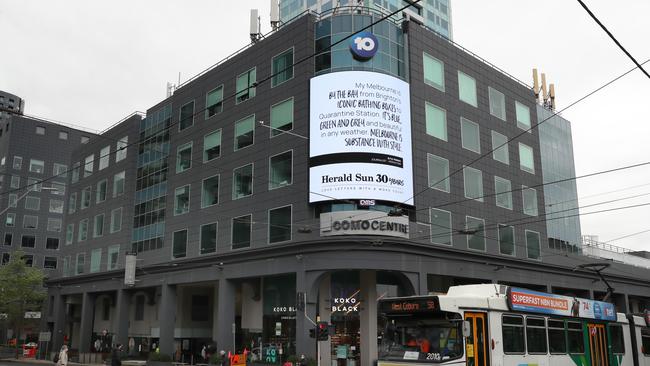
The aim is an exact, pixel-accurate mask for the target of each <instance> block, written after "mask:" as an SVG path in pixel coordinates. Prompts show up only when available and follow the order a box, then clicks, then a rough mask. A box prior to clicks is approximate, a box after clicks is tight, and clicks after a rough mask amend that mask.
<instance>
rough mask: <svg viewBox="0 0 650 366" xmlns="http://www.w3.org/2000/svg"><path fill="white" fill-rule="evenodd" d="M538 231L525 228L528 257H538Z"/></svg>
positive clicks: (539, 256)
mask: <svg viewBox="0 0 650 366" xmlns="http://www.w3.org/2000/svg"><path fill="white" fill-rule="evenodd" d="M540 250H541V249H540V245H539V233H538V232H535V231H530V230H526V253H527V256H528V259H540V258H541V255H540Z"/></svg>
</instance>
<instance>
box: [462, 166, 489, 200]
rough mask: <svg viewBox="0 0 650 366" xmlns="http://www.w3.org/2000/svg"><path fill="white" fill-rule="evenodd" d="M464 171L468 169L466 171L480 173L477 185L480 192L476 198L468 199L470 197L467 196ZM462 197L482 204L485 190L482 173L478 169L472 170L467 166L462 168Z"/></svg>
mask: <svg viewBox="0 0 650 366" xmlns="http://www.w3.org/2000/svg"><path fill="white" fill-rule="evenodd" d="M466 169H468V171H476V172H479V173H480V180H479V183H480V191H481V192H480V195H479V196H478V197H470V196H468V195H467V179H466V174H465V170H466ZM463 195H464V197H465V198H468V199H471V200H473V201H477V202H483V201H484V197H483V196H484V195H485V189H484V187H483V171H481V170H480V169H476V168H472V167H471V166H467V165H465V166H463Z"/></svg>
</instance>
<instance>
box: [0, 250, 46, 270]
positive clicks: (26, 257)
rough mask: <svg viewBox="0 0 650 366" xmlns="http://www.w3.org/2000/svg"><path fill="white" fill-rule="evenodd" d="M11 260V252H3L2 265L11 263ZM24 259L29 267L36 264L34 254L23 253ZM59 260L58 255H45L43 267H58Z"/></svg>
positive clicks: (0, 263) (0, 262)
mask: <svg viewBox="0 0 650 366" xmlns="http://www.w3.org/2000/svg"><path fill="white" fill-rule="evenodd" d="M10 260H11V254H10V253H2V260H1V261H0V265H3V266H4V265H7V264H9V261H10ZM23 260H24V261H25V264H26V265H27V267H32V266H33V265H34V255H32V254H23ZM57 262H58V259H57V258H56V257H45V258H44V259H43V269H56V267H57V264H58V263H57Z"/></svg>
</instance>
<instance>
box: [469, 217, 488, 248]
mask: <svg viewBox="0 0 650 366" xmlns="http://www.w3.org/2000/svg"><path fill="white" fill-rule="evenodd" d="M470 219H471V220H476V221H481V222H482V223H483V226H482V229H481V233H482V234H481V235H480V236H479V238H480V239H481V241H482V242H483V249H477V248H472V247H470V243H469V241H470V239H472V237H473V236H474V235H477V234H478V232H477V233H474V234H466V235H465V236H466V244H467V250H473V251H476V252H481V253H486V252H487V240H486V237H485V236H486V233H485V219H482V218H480V217H475V216H471V215H465V230H469V226H468V220H470Z"/></svg>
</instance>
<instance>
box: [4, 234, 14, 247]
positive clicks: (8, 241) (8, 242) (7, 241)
mask: <svg viewBox="0 0 650 366" xmlns="http://www.w3.org/2000/svg"><path fill="white" fill-rule="evenodd" d="M13 239H14V234H12V233H5V241H4V245H6V246H11V244H12V242H13Z"/></svg>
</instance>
